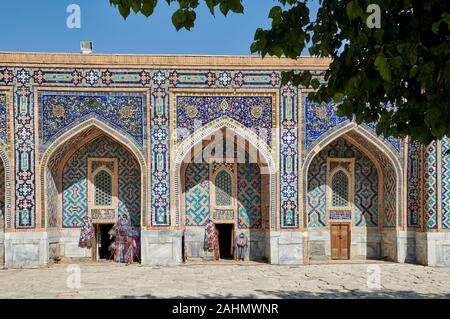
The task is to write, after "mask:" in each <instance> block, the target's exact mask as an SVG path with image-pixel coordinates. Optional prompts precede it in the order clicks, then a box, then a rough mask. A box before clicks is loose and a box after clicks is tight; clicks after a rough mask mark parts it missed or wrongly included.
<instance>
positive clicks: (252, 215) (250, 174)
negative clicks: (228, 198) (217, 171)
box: [238, 163, 262, 228]
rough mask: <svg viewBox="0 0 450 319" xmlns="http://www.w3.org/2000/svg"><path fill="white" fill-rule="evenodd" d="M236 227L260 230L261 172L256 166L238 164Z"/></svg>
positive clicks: (252, 164) (253, 164)
mask: <svg viewBox="0 0 450 319" xmlns="http://www.w3.org/2000/svg"><path fill="white" fill-rule="evenodd" d="M238 217H239V219H238V227H239V228H261V227H262V218H261V172H260V169H259V167H258V164H255V163H247V164H238Z"/></svg>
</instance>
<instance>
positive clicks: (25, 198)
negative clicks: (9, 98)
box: [14, 68, 36, 229]
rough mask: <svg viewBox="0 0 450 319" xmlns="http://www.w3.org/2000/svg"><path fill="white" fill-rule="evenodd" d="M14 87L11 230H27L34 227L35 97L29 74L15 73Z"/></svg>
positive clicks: (25, 71) (23, 71)
mask: <svg viewBox="0 0 450 319" xmlns="http://www.w3.org/2000/svg"><path fill="white" fill-rule="evenodd" d="M15 78H16V81H17V86H16V89H15V94H14V169H15V172H14V180H15V185H14V190H15V191H14V195H15V199H14V203H15V208H14V211H15V216H14V226H15V228H17V229H19V228H20V229H30V228H34V227H35V226H36V177H35V174H36V171H35V163H36V161H35V147H36V143H35V142H36V141H35V136H34V133H35V125H34V103H33V102H34V96H33V94H31V87H30V85H29V83H30V81H31V73H30V71H29V70H26V69H24V68H16V69H15Z"/></svg>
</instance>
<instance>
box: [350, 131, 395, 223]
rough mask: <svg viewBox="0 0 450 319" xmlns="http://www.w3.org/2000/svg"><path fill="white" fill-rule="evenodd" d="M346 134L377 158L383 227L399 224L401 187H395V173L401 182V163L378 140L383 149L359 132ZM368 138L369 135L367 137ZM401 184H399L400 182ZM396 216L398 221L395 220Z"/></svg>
mask: <svg viewBox="0 0 450 319" xmlns="http://www.w3.org/2000/svg"><path fill="white" fill-rule="evenodd" d="M347 135H348V136H349V137H351V138H352V139H353V140H355V141H356V142H357V143H359V144H360V145H362V146H364V147H365V148H366V149H367V150H368V151H369V152H370V153H371V154H372V155H373V156H375V158H376V159H377V160H378V162H379V163H380V166H381V171H382V172H383V180H384V183H383V196H384V197H383V207H382V211H383V227H395V225H396V224H397V222H398V225H399V226H401V225H402V223H403V221H402V214H399V215H398V216H397V214H396V212H397V199H398V202H399V207H401V206H402V192H401V190H402V187H401V186H400V187H397V173H396V172H398V174H399V176H400V177H399V182H400V183H402V178H401V172H402V168H401V166H400V165H401V164H400V162H399V161H395V160H394V159H392V158H390V157H389V158H388V157H387V155H386V154H385V153H384V152H387V149H386V146H384V145H383V143H380V142H379V145H380V146H381V148H382V149H383V152H381V151H380V149H379V148H377V147H376V146H375V145H374V144H373V143H369V142H368V137H363V136H362V135H360V134H357V133H354V132H348V133H347ZM369 138H370V137H369ZM400 185H401V184H400ZM399 209H400V210H401V208H399ZM397 217H398V221H397Z"/></svg>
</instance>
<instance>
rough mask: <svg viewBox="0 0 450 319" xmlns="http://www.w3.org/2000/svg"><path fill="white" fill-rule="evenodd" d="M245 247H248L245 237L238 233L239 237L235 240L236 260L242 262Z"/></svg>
mask: <svg viewBox="0 0 450 319" xmlns="http://www.w3.org/2000/svg"><path fill="white" fill-rule="evenodd" d="M247 246H248V240H247V236H245V234H244V233H240V234H239V236H238V237H237V238H236V247H237V260H242V261H244V259H245V253H246V251H247Z"/></svg>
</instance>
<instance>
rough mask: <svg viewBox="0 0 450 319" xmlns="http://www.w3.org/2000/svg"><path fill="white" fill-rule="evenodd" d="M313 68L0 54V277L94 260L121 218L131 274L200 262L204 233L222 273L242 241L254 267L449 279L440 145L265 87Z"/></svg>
mask: <svg viewBox="0 0 450 319" xmlns="http://www.w3.org/2000/svg"><path fill="white" fill-rule="evenodd" d="M329 63H330V60H327V59H319V58H312V57H300V58H298V59H297V60H291V59H284V58H281V59H279V58H264V59H262V58H259V57H250V56H169V55H168V56H153V55H101V54H87V55H86V54H41V53H0V251H1V253H0V265H4V266H5V267H6V268H28V267H44V266H48V265H51V264H52V263H53V262H54V261H55V260H59V259H69V258H72V259H79V258H84V259H100V258H103V257H102V256H103V255H104V254H103V255H102V254H100V253H99V251H100V248H101V245H102V241H101V240H104V238H105V237H107V232H108V228H109V229H110V228H111V227H112V225H114V224H115V223H116V222H117V220H118V219H120V218H122V217H123V216H126V218H127V219H128V220H130V221H131V224H132V226H133V228H134V230H135V231H137V232H138V233H139V238H138V240H137V246H138V247H137V249H138V251H139V261H140V263H141V264H143V265H176V264H180V263H182V262H183V260H184V261H185V260H186V259H187V260H188V262H189V260H191V259H196V258H203V259H206V260H210V259H214V258H213V253H212V252H211V251H209V250H208V249H206V248H205V238H206V237H207V235H208V234H207V231H205V230H207V229H208V227H209V226H213V227H214V228H215V229H218V230H219V237H218V238H217V240H218V241H219V242H218V249H219V250H220V255H221V256H223V257H225V256H226V257H231V258H233V250H230V247H232V246H233V243H234V238H235V237H236V235H239V234H244V235H245V236H246V238H248V249H247V250H246V253H245V260H262V261H266V262H267V263H270V264H291V265H299V264H308V263H311V262H314V261H316V260H334V259H350V260H358V259H361V260H364V259H384V260H390V261H395V262H412V263H417V264H423V265H431V266H449V265H450V155H445V154H446V150H448V149H449V148H450V139H448V138H445V139H443V140H440V141H436V142H433V143H432V144H430V145H429V146H427V147H424V146H422V145H420V144H418V143H416V142H414V141H410V140H409V139H405V140H400V139H396V138H392V137H388V138H383V137H379V136H377V135H376V133H375V126H374V124H372V123H368V124H362V125H357V124H356V123H355V122H353V121H350V120H348V119H346V118H341V117H338V116H337V114H336V108H337V106H336V104H317V103H315V102H311V101H309V100H308V92H310V91H309V89H304V88H298V87H293V86H290V85H287V86H281V85H280V82H281V81H280V80H281V72H282V71H286V70H295V71H301V70H310V71H311V72H312V73H313V76H314V77H316V78H318V79H320V80H322V81H323V77H324V74H325V72H326V70H327V68H328V66H329ZM87 217H89V220H91V223H92V232H93V234H92V247H89V248H86V247H80V244H79V243H80V233H81V231H82V225H83V218H87ZM101 238H103V239H101ZM103 245H104V244H103Z"/></svg>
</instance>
